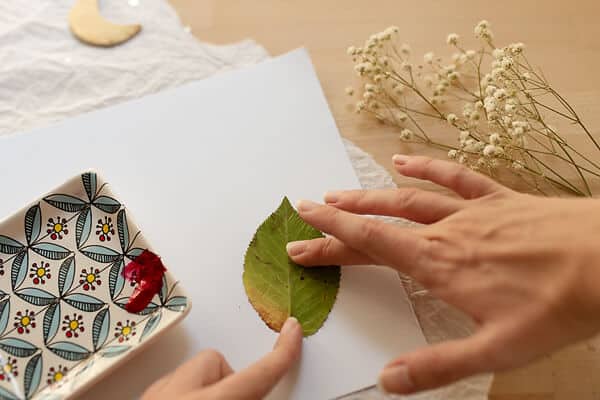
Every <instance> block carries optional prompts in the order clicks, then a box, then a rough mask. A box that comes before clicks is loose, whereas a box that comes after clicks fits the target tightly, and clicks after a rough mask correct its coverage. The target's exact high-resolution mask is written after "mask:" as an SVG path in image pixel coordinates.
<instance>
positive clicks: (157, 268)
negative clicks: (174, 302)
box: [123, 250, 167, 313]
mask: <svg viewBox="0 0 600 400" xmlns="http://www.w3.org/2000/svg"><path fill="white" fill-rule="evenodd" d="M166 270H167V269H166V268H165V266H164V265H163V263H162V261H161V259H160V257H159V256H157V255H156V254H154V253H152V252H151V251H149V250H144V251H143V252H142V254H140V255H139V256H137V257H136V258H135V260H133V261H131V262H130V263H129V264H127V265H126V266H125V268H123V276H124V277H125V279H127V280H129V281H131V282H136V283H137V286H136V287H135V289H134V290H133V294H132V295H131V296H130V297H129V301H128V302H127V304H126V305H125V309H126V310H127V311H129V312H131V313H137V312H140V311H142V310H143V309H144V308H146V306H147V305H148V304H150V301H152V298H153V297H154V295H156V294H157V293H158V292H159V291H160V289H161V288H162V284H163V281H162V278H163V275H164V274H165V271H166Z"/></svg>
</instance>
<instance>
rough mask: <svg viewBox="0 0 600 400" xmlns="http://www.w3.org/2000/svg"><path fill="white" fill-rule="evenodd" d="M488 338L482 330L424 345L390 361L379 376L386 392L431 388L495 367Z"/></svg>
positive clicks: (380, 385)
mask: <svg viewBox="0 0 600 400" xmlns="http://www.w3.org/2000/svg"><path fill="white" fill-rule="evenodd" d="M490 339H491V338H490V337H489V335H487V334H485V333H483V332H482V331H480V332H478V333H476V334H475V335H473V336H470V337H468V338H465V339H458V340H451V341H448V342H444V343H440V344H435V345H432V346H428V347H425V348H423V349H420V350H417V351H415V352H412V353H409V354H406V355H404V356H401V357H399V358H398V359H396V360H394V361H392V362H391V363H389V364H388V365H387V366H386V367H385V368H384V369H383V371H382V372H381V374H380V376H379V387H380V389H382V390H383V391H385V392H389V393H400V394H408V393H414V392H418V391H421V390H427V389H434V388H437V387H440V386H444V385H447V384H449V383H452V382H455V381H458V380H460V379H462V378H466V377H468V376H471V375H475V374H478V373H482V372H486V371H489V370H493V369H494V365H493V359H492V357H490V349H491V343H492V342H491V340H490Z"/></svg>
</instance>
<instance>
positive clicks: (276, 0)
mask: <svg viewBox="0 0 600 400" xmlns="http://www.w3.org/2000/svg"><path fill="white" fill-rule="evenodd" d="M171 3H172V4H173V5H174V6H175V8H176V9H177V11H178V12H179V14H180V16H181V18H182V20H183V22H184V24H185V25H189V26H190V27H191V29H192V33H193V34H194V35H195V36H196V37H197V38H198V39H199V40H202V41H206V42H212V43H219V44H224V43H230V42H235V41H238V40H241V39H244V38H253V39H255V40H256V41H257V42H258V43H260V44H261V45H263V46H264V47H265V48H266V49H267V50H268V51H269V53H270V54H272V55H278V54H282V53H285V52H287V51H289V50H291V49H294V48H296V47H300V46H305V47H306V48H307V49H308V50H309V52H310V55H311V57H312V59H313V62H314V64H315V67H316V70H317V73H318V76H319V78H320V80H321V84H322V86H323V89H324V91H325V95H326V97H327V100H328V101H329V104H330V107H331V111H332V113H333V115H334V117H335V119H336V121H337V124H338V127H339V129H340V131H341V133H342V135H343V136H345V137H347V138H349V139H351V140H353V141H354V142H355V143H356V144H358V145H359V146H360V147H362V148H363V149H364V150H366V151H368V152H369V153H371V154H372V155H373V156H374V157H375V159H376V160H377V161H378V162H379V163H380V164H382V165H384V166H386V167H388V168H389V167H390V157H391V156H392V155H393V154H395V153H405V154H425V155H430V156H434V157H445V155H444V154H443V153H440V152H439V151H435V150H432V149H428V148H424V147H421V146H415V145H406V144H404V143H401V142H400V141H399V139H398V130H397V129H395V128H392V127H388V126H384V125H381V124H379V123H377V122H375V121H373V120H372V119H371V118H368V117H365V116H362V115H356V114H355V113H354V112H353V109H354V107H353V105H352V102H353V99H352V98H349V97H348V96H347V95H346V94H345V93H344V89H345V88H346V87H347V86H348V85H350V84H352V83H354V82H355V77H354V73H353V70H352V63H351V60H350V58H349V57H348V56H347V55H346V48H347V47H348V46H349V45H360V44H362V42H363V41H364V40H365V39H366V38H367V37H368V36H369V35H370V34H372V33H375V32H378V31H380V30H382V29H384V28H385V27H387V26H389V25H397V26H398V27H399V28H400V37H401V38H403V39H404V38H405V40H406V41H407V42H409V43H410V44H411V46H412V48H413V50H414V52H415V53H416V54H423V53H425V52H427V51H430V50H432V51H434V52H436V53H438V54H448V50H447V46H446V44H445V38H446V35H447V34H448V33H450V32H456V33H458V34H460V35H461V36H462V37H463V38H465V41H467V42H469V41H470V42H471V43H472V44H473V45H474V44H475V40H474V39H472V32H473V26H474V25H475V24H476V23H477V22H478V21H479V20H481V19H487V20H489V21H490V22H491V24H492V29H493V30H494V33H495V35H496V38H497V41H498V42H499V43H505V44H508V43H511V42H517V41H521V42H524V43H525V44H526V45H527V52H528V57H529V59H530V60H531V61H533V63H534V64H536V65H539V66H543V69H544V73H545V75H546V77H547V78H548V79H549V80H550V82H551V83H552V84H553V86H554V87H555V88H556V89H557V90H558V91H559V92H561V93H562V94H563V95H564V96H565V97H566V98H567V100H568V101H569V102H570V104H571V105H572V106H574V108H575V109H576V110H578V112H579V114H580V116H581V117H582V119H583V120H584V121H586V123H587V125H588V126H590V127H592V132H593V133H594V134H595V135H596V136H597V137H599V136H600V113H598V110H599V109H600V72H599V71H600V68H599V66H600V40H599V38H600V24H599V23H598V17H599V16H600V2H598V1H597V0H589V1H556V0H550V1H544V2H541V1H527V0H504V1H497V2H488V1H485V0H477V1H475V0H465V1H457V0H453V1H450V0H448V1H430V0H420V1H413V2H409V1H401V0H400V1H398V0H395V1H393V0H388V1H377V0H375V1H356V0H345V1H339V0H338V1H333V0H319V1H314V0H303V1H289V0H288V1H283V0H237V1H236V0H171ZM444 134H445V132H436V135H440V137H442V136H441V135H444ZM575 140H577V138H575ZM396 182H397V183H398V184H399V185H407V184H411V185H417V186H421V187H425V188H429V189H433V190H441V189H439V188H436V187H434V186H433V185H430V184H427V183H422V182H414V181H410V182H409V181H408V180H407V179H402V178H396ZM594 187H595V188H600V185H599V184H598V183H595V184H594ZM598 192H600V190H599V191H598ZM565 329H568V327H565ZM506 351H510V349H506ZM490 399H495V400H550V399H576V400H592V399H596V400H598V399H600V339H595V340H590V341H587V342H585V343H582V344H579V345H575V346H572V347H571V348H568V349H565V350H562V351H560V352H558V353H556V354H554V355H551V356H548V357H546V358H544V359H543V360H540V361H539V362H537V363H535V364H533V365H531V366H528V367H526V368H524V369H520V370H517V371H512V372H507V373H503V374H500V375H498V376H496V378H495V380H494V384H493V387H492V390H491V394H490Z"/></svg>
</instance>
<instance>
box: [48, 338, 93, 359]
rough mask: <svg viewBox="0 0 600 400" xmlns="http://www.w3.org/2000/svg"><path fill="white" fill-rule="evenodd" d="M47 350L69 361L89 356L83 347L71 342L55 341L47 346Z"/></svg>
mask: <svg viewBox="0 0 600 400" xmlns="http://www.w3.org/2000/svg"><path fill="white" fill-rule="evenodd" d="M48 350H50V351H51V352H53V353H54V354H56V355H57V356H59V357H61V358H64V359H65V360H69V361H79V360H84V359H86V358H88V357H89V356H90V354H91V353H90V351H89V350H87V349H86V348H85V347H83V346H80V345H78V344H76V343H71V342H56V343H53V344H51V345H49V346H48Z"/></svg>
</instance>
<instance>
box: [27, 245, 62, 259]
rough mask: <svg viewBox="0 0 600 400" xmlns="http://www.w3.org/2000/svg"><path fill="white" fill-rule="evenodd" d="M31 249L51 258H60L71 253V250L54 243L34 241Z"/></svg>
mask: <svg viewBox="0 0 600 400" xmlns="http://www.w3.org/2000/svg"><path fill="white" fill-rule="evenodd" d="M31 250H33V251H34V252H36V253H37V254H39V255H40V256H42V257H46V258H49V259H51V260H62V259H63V258H66V257H68V256H69V255H70V254H71V250H69V249H67V248H66V247H63V246H60V245H58V244H54V243H36V244H34V245H33V246H31Z"/></svg>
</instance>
